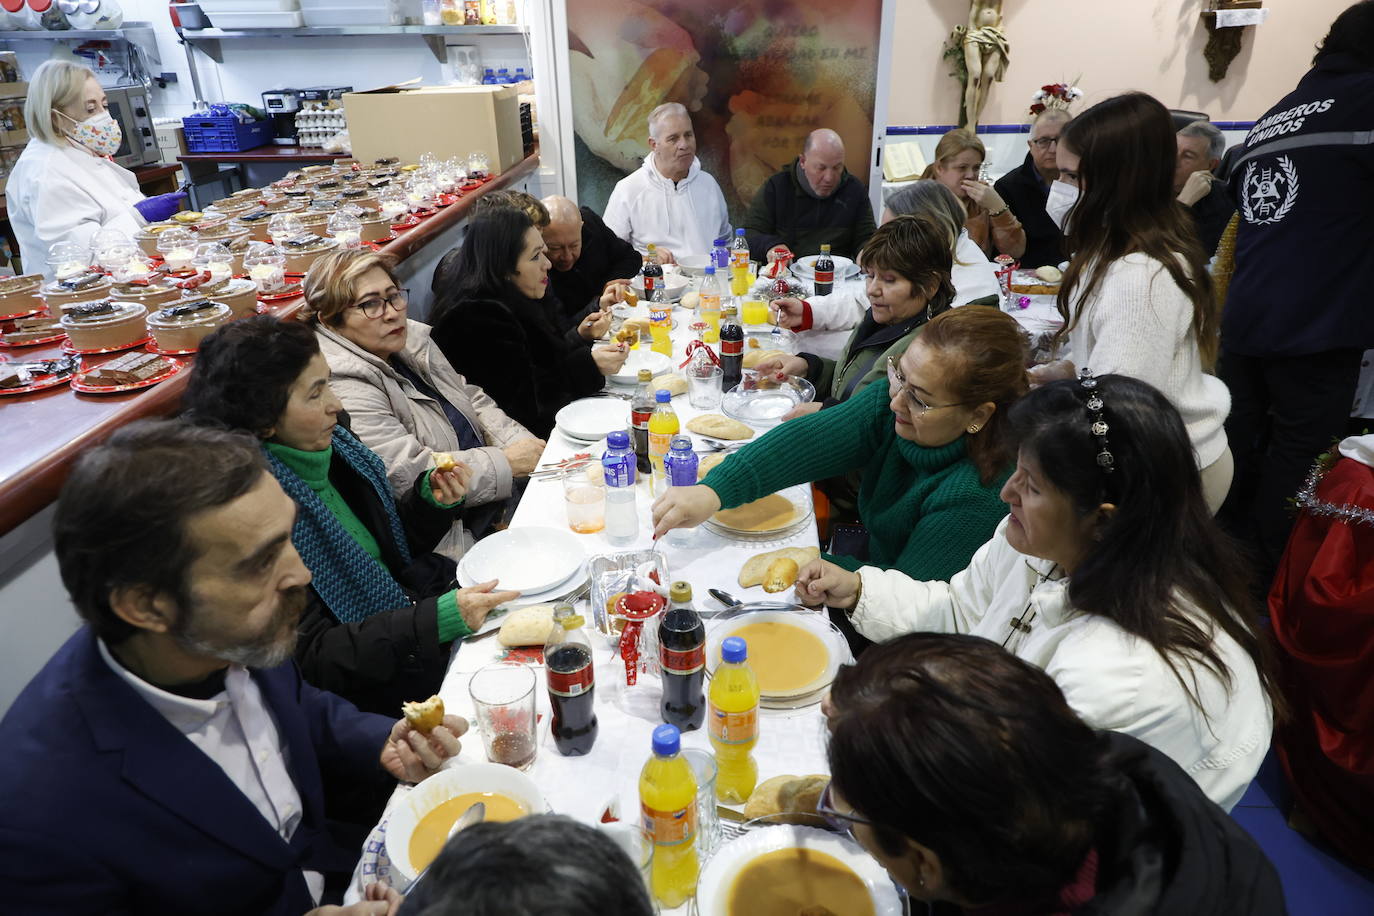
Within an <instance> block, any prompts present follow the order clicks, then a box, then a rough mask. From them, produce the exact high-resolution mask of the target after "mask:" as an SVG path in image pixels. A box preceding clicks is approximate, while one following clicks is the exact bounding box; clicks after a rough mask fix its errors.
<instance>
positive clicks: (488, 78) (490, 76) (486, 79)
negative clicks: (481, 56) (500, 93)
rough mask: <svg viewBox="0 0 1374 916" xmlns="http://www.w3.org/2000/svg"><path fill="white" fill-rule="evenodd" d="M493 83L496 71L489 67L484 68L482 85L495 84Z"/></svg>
mask: <svg viewBox="0 0 1374 916" xmlns="http://www.w3.org/2000/svg"><path fill="white" fill-rule="evenodd" d="M495 84H496V71H495V70H493V69H492V68H491V67H487V68H485V72H484V73H483V74H482V85H484V86H493V85H495Z"/></svg>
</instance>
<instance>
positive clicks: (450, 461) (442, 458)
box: [433, 452, 458, 471]
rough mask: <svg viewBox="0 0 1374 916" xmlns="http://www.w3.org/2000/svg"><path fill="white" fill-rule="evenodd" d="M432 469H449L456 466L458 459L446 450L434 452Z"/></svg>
mask: <svg viewBox="0 0 1374 916" xmlns="http://www.w3.org/2000/svg"><path fill="white" fill-rule="evenodd" d="M433 456H434V470H436V471H451V470H453V469H454V468H455V467H457V466H458V459H456V458H454V457H453V456H452V455H450V454H449V453H448V452H434V453H433Z"/></svg>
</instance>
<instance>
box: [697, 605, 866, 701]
mask: <svg viewBox="0 0 1374 916" xmlns="http://www.w3.org/2000/svg"><path fill="white" fill-rule="evenodd" d="M731 636H738V637H739V638H741V639H743V640H744V641H745V643H746V644H747V645H748V646H749V667H751V668H753V669H754V675H755V676H756V677H757V678H758V680H759V693H760V694H761V697H760V702H761V703H762V705H764V706H780V707H783V708H791V707H793V706H797V705H809V704H810V703H819V702H820V700H821V697H822V696H823V695H824V694H825V692H826V691H827V690H828V689H829V687H830V682H831V681H833V680H835V675H836V674H837V673H838V672H839V670H840V666H841V665H844V664H848V663H849V662H851V661H853V656H852V655H851V654H850V652H849V645H848V643H847V642H846V641H845V638H844V634H842V633H841V632H840V631H839V629H838V628H837V627H836V626H835V625H834V624H833V623H831V622H830V619H829V617H828V616H827V615H825V614H824V613H818V612H816V611H813V610H810V609H809V608H804V607H801V606H800V605H794V604H785V603H782V602H771V601H758V602H752V603H749V604H742V605H739V606H738V607H735V608H731V609H730V610H729V611H726V612H725V613H723V614H721V615H719V616H718V617H716V618H715V619H713V620H710V621H708V622H707V630H706V673H707V674H708V675H714V674H715V671H716V666H717V665H719V664H720V647H721V643H723V642H724V641H725V640H726V639H727V638H729V637H731Z"/></svg>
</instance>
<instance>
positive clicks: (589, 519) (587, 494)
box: [563, 465, 606, 534]
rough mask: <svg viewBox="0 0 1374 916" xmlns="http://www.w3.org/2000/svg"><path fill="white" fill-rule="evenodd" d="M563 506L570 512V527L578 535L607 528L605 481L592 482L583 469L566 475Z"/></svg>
mask: <svg viewBox="0 0 1374 916" xmlns="http://www.w3.org/2000/svg"><path fill="white" fill-rule="evenodd" d="M600 469H601V468H600V465H598V466H597V470H598V471H599V470H600ZM563 504H564V506H566V507H567V510H568V527H569V528H571V529H572V530H573V531H576V532H577V533H578V534H595V533H596V532H598V531H600V530H601V529H602V528H605V527H606V483H605V481H604V480H592V479H591V478H590V477H588V476H587V475H586V473H584V471H583V469H581V468H579V469H577V470H576V471H573V472H571V473H569V474H566V475H564V477H563Z"/></svg>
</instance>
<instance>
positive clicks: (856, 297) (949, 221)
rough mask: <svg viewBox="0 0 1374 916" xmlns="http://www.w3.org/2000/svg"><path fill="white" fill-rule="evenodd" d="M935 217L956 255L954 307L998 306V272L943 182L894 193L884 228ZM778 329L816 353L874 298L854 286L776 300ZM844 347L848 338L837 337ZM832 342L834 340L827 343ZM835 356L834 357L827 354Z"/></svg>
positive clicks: (854, 320) (885, 212)
mask: <svg viewBox="0 0 1374 916" xmlns="http://www.w3.org/2000/svg"><path fill="white" fill-rule="evenodd" d="M922 215H925V216H929V217H931V218H932V219H935V220H936V221H938V222H939V224H940V225H942V226H945V227H946V228H947V229H948V231H949V235H950V248H951V250H952V251H953V252H954V269H953V270H952V271H951V272H950V279H951V282H952V283H953V284H954V302H953V303H952V304H953V305H956V306H959V305H968V304H969V303H971V302H977V303H979V304H980V305H984V304H985V305H995V304H996V303H997V295H998V286H997V273H996V269H995V268H994V267H993V265H992V262H991V261H989V260H988V256H987V255H985V254H984V253H983V249H981V248H979V247H978V246H977V245H976V244H974V243H973V241H971V240H970V239H969V237H968V232H967V231H966V230H965V229H964V217H965V214H964V207H963V205H962V204H960V203H959V198H957V197H955V196H954V193H953V192H952V191H950V190H949V188H946V187H945V186H944V185H942V184H940V183H939V182H938V181H932V180H930V179H922V180H920V181H917V182H915V183H913V184H912V185H910V186H909V187H905V188H903V189H902V190H900V191H898V192H897V193H896V194H893V195H892V196H891V197H890V198H888V200H887V204H886V205H885V206H884V207H883V213H882V219H881V220H880V221H879V223H878V225H880V226H881V225H883V224H885V223H888V222H891V221H892V220H893V219H894V218H896V217H898V216H922ZM772 308H773V310H774V311H775V312H776V313H777V316H778V324H780V325H782V326H783V327H785V328H789V329H791V330H793V331H798V332H806V331H815V332H817V334H805V333H803V335H802V337H801V340H802V342H803V344H804V345H805V346H806V347H807V348H808V349H812V347H811V343H810V342H811V341H812V340H813V339H814V338H816V337H817V336H818V334H819V332H824V331H848V330H851V329H852V328H853V327H854V326H855V325H857V324H858V323H859V322H860V321H861V320H862V319H863V316H864V313H865V312H866V311H868V297H867V296H866V295H864V290H863V288H862V287H861V286H856V285H854V284H850V285H849V286H848V287H845V288H842V289H837V290H836V291H835V292H833V293H831V294H830V295H828V296H812V297H811V298H809V299H805V300H802V299H776V300H774V302H773V304H772ZM836 339H837V340H838V341H839V343H841V344H843V339H842V338H836ZM822 340H828V338H822ZM821 355H823V356H833V355H835V354H832V353H822V354H821Z"/></svg>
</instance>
